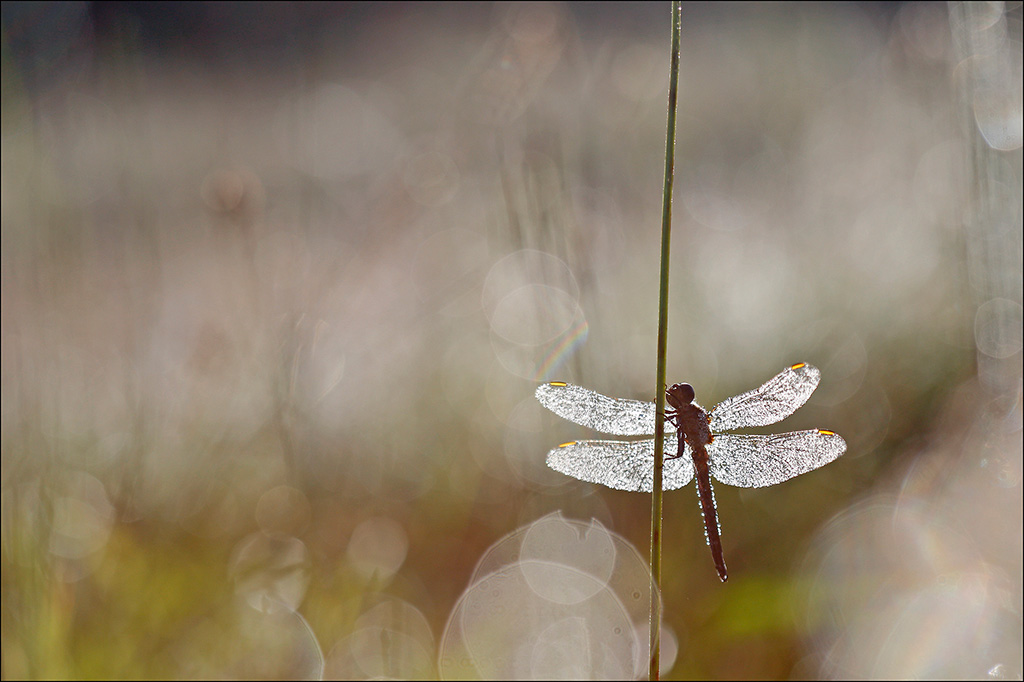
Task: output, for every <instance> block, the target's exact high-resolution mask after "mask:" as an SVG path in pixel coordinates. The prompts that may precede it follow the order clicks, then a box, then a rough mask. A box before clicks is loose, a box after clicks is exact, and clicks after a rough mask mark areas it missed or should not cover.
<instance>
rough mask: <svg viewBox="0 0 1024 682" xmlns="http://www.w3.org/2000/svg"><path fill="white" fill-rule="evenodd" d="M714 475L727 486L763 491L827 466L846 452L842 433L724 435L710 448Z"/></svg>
mask: <svg viewBox="0 0 1024 682" xmlns="http://www.w3.org/2000/svg"><path fill="white" fill-rule="evenodd" d="M707 450H708V459H709V462H708V468H709V469H710V470H711V475H712V476H714V477H715V478H716V479H717V480H719V481H721V482H722V483H725V484H726V485H734V486H738V487H740V488H763V487H765V486H769V485H775V484H776V483H782V482H783V481H788V480H789V479H791V478H793V477H794V476H799V475H800V474H805V473H807V472H808V471H812V470H814V469H817V468H818V467H820V466H824V465H826V464H828V463H829V462H831V461H832V460H834V459H835V458H837V457H839V455H841V454H843V453H844V452H846V441H845V440H843V438H842V436H840V435H839V434H838V433H832V432H831V431H820V430H818V429H811V430H809V431H791V432H790V433H780V434H776V435H774V436H739V435H732V434H720V435H716V436H715V437H714V440H713V441H712V442H711V444H710V445H708V446H707Z"/></svg>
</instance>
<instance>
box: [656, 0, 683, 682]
mask: <svg viewBox="0 0 1024 682" xmlns="http://www.w3.org/2000/svg"><path fill="white" fill-rule="evenodd" d="M682 11H683V6H682V2H681V0H675V1H674V2H673V3H672V70H671V73H670V75H669V81H668V128H667V130H666V132H665V182H664V185H663V186H662V203H661V284H660V286H659V300H658V381H657V387H656V389H655V394H654V395H655V404H656V405H657V412H656V413H655V418H654V490H653V493H652V495H651V669H650V679H652V680H657V679H659V678H660V675H661V672H660V671H661V509H662V475H663V474H662V470H663V468H664V464H665V355H666V351H667V348H668V261H669V252H670V249H669V244H670V242H671V236H672V184H673V182H672V181H673V175H674V170H675V162H676V99H677V94H678V90H679V42H680V39H679V36H680V33H681V32H682Z"/></svg>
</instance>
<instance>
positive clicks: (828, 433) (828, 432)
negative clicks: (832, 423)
mask: <svg viewBox="0 0 1024 682" xmlns="http://www.w3.org/2000/svg"><path fill="white" fill-rule="evenodd" d="M818 433H820V434H821V435H823V436H838V435H839V434H838V433H836V432H835V431H829V430H827V429H818Z"/></svg>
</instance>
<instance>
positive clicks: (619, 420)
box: [536, 381, 675, 436]
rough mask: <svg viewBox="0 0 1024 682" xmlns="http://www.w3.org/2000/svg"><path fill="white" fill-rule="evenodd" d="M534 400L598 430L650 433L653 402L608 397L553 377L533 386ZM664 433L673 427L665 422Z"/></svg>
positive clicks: (603, 431) (637, 434)
mask: <svg viewBox="0 0 1024 682" xmlns="http://www.w3.org/2000/svg"><path fill="white" fill-rule="evenodd" d="M536 396H537V400H539V401H540V404H541V405H543V406H544V407H546V408H548V409H549V410H551V411H552V412H554V413H555V414H557V415H558V416H559V417H563V418H565V419H568V420H569V421H571V422H575V423H577V424H580V425H581V426H586V427H589V428H591V429H594V430H595V431H600V432H601V433H610V434H613V435H616V436H649V435H651V434H652V433H654V403H647V402H643V401H642V400H628V399H625V398H609V397H608V396H606V395H601V394H600V393H598V392H596V391H591V390H589V389H586V388H583V387H582V386H576V385H575V384H567V383H564V382H561V381H554V382H551V383H549V384H541V385H540V386H538V387H537V393H536ZM665 433H675V427H674V426H672V424H671V423H670V422H667V421H666V422H665Z"/></svg>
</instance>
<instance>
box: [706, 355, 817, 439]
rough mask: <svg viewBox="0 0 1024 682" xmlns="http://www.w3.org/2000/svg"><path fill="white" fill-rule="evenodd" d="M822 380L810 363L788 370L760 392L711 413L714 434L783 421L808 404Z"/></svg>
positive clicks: (729, 401)
mask: <svg viewBox="0 0 1024 682" xmlns="http://www.w3.org/2000/svg"><path fill="white" fill-rule="evenodd" d="M820 379H821V372H819V371H818V370H817V368H816V367H812V366H811V365H808V364H806V363H800V364H799V365H793V366H792V367H787V368H786V369H784V370H782V371H781V372H779V373H778V374H776V375H775V376H774V377H772V378H771V379H769V380H768V381H766V382H765V383H764V384H763V385H762V386H761V387H760V388H755V389H754V390H752V391H747V392H746V393H740V394H739V395H735V396H733V397H731V398H728V399H726V400H723V401H722V402H720V403H718V404H717V405H715V408H714V409H713V410H711V413H710V416H711V431H712V432H713V433H718V432H719V431H728V430H729V429H739V428H742V427H745V426H767V425H768V424H774V423H775V422H777V421H782V420H783V419H785V418H786V417H788V416H789V415H791V414H793V413H794V412H796V410H797V408H799V407H800V406H801V405H803V404H804V403H806V402H807V399H808V398H810V397H811V394H812V393H814V389H815V388H817V387H818V381H819V380H820Z"/></svg>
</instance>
